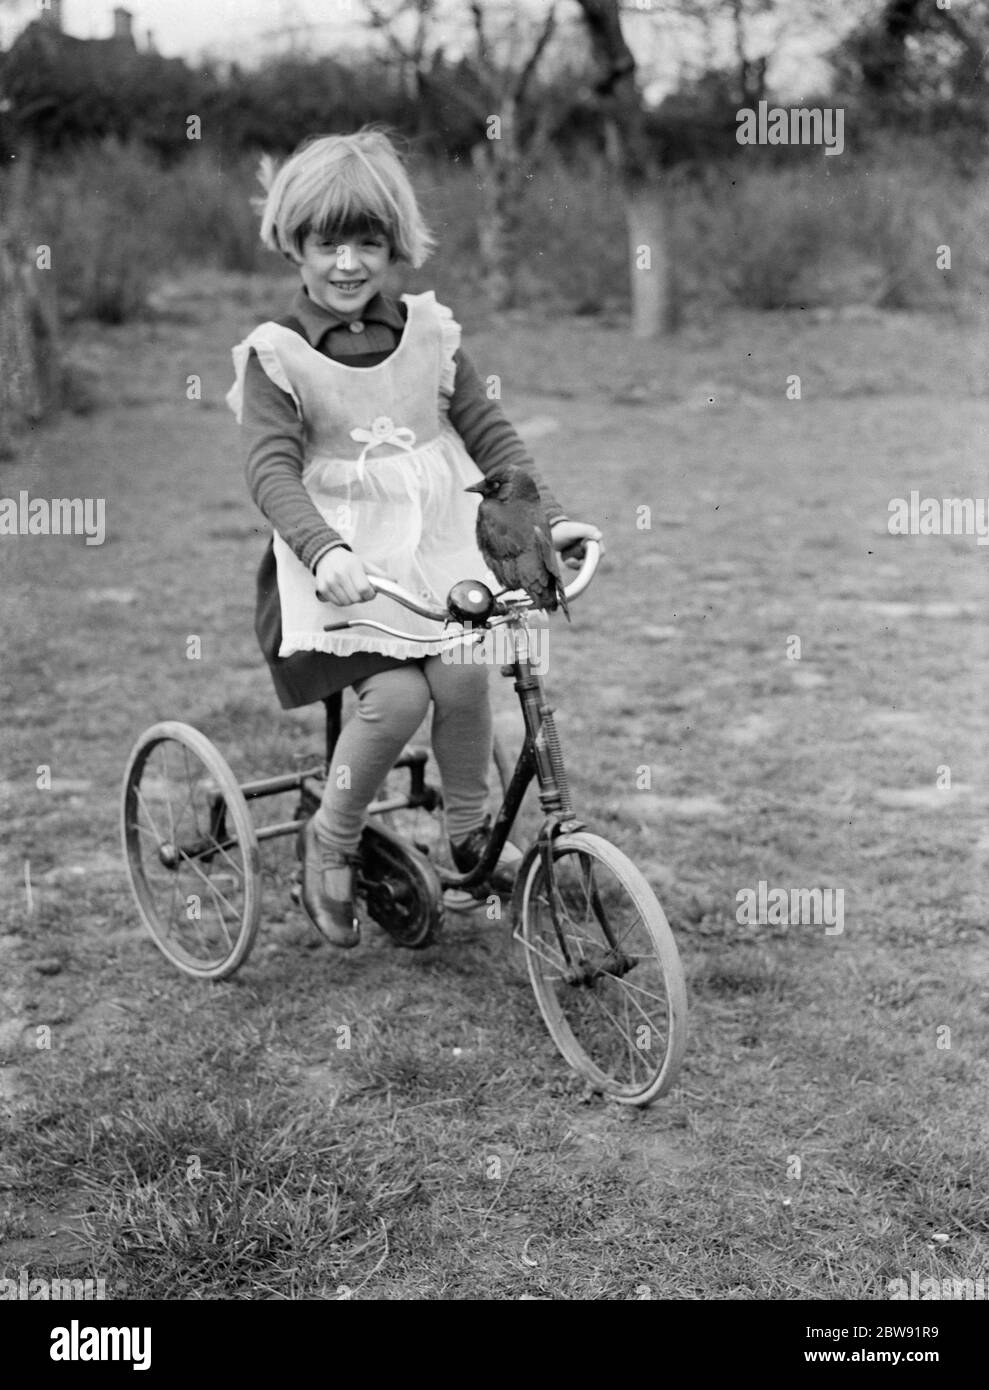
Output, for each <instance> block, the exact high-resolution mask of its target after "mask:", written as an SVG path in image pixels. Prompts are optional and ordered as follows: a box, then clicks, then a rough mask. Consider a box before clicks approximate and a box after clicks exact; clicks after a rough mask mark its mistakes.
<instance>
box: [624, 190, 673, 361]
mask: <svg viewBox="0 0 989 1390" xmlns="http://www.w3.org/2000/svg"><path fill="white" fill-rule="evenodd" d="M625 222H626V226H627V227H628V250H629V264H630V266H631V275H632V280H631V289H632V337H633V338H655V337H656V336H657V334H659V333H672V332H673V330H674V329H675V328H676V326H677V316H676V298H675V295H674V293H673V275H672V266H671V265H670V258H669V254H668V251H667V243H668V237H667V208H666V198H665V196H664V193H663V190H662V188H661V187H660V186H658V185H657V184H652V185H650V184H640V185H638V186H628V187H626V190H625Z"/></svg>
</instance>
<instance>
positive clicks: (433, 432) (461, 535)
mask: <svg viewBox="0 0 989 1390" xmlns="http://www.w3.org/2000/svg"><path fill="white" fill-rule="evenodd" d="M402 298H403V300H404V301H405V303H406V305H407V306H408V318H407V320H406V324H405V331H404V333H403V334H402V338H401V341H400V342H399V344H398V347H397V348H396V349H395V351H394V352H393V353H392V354H391V356H390V357H388V358H387V359H386V360H385V361H384V362H381V363H379V364H378V365H377V366H376V367H348V366H345V365H344V364H343V363H341V362H335V361H333V359H332V358H329V357H324V355H323V354H322V353H321V352H317V350H316V349H315V348H313V347H312V346H310V344H309V341H308V339H306V338H304V337H302V336H301V335H300V334H298V333H296V332H295V331H294V330H293V329H291V328H284V327H282V326H281V325H280V324H277V323H270V322H269V323H262V324H261V325H260V326H259V327H257V328H255V329H254V331H253V332H252V333H251V334H250V335H249V336H248V337H247V338H245V339H244V341H243V342H242V343H239V344H238V345H237V347H235V348H234V350H233V358H234V366H235V368H236V373H237V379H236V382H235V384H234V386H233V387H232V388H231V390H230V391H229V392H228V394H227V403H228V404H229V406H230V408H231V410H233V411H234V413H235V414H236V416H237V419H238V421H239V420H240V418H241V415H242V411H243V394H244V372H245V370H246V366H247V360H248V357H249V355H250V351H251V349H252V348H253V349H254V351H255V352H256V353H257V355H258V360H259V361H260V363H261V366H262V367H263V368H264V370H265V372H267V374H268V376H269V377H270V378H271V380H272V381H273V382H274V383H275V385H276V386H278V387H280V388H281V390H283V391H286V392H287V393H288V394H289V395H290V396H291V397H292V399H293V401H294V402H295V406H296V409H297V410H298V412H299V415H300V417H301V419H302V420H303V421H304V423H305V427H306V440H307V447H306V459H305V465H304V468H303V472H302V481H303V483H304V485H305V487H306V490H307V491H308V493H309V495H310V497H311V498H312V500H313V502H314V503H315V504H316V506H317V508H318V509H319V511H320V512H321V513H322V516H323V518H324V519H325V521H326V522H327V524H328V525H329V526H332V527H333V529H334V530H335V531H338V532H339V533H340V535H341V537H342V538H343V539H344V540H345V541H346V542H347V544H348V545H349V546H350V547H351V549H352V550H353V552H354V554H355V555H356V556H357V557H358V558H359V559H360V560H362V561H364V562H365V564H367V565H369V566H373V567H374V568H375V569H377V570H379V571H380V572H381V573H382V574H385V575H387V576H388V578H389V579H393V580H395V581H396V582H397V583H398V584H401V585H402V586H403V587H404V588H406V589H408V590H410V591H411V592H412V593H413V594H415V595H416V597H418V598H420V599H422V600H424V601H425V602H427V603H429V604H431V605H433V606H438V607H441V608H442V607H445V602H446V596H447V594H448V593H449V591H450V589H451V587H452V586H453V585H454V584H455V583H456V582H457V581H458V580H460V579H480V580H481V581H482V582H483V583H485V584H487V585H488V586H489V587H490V588H491V589H493V590H495V591H497V590H498V588H499V587H500V586H499V584H498V582H497V580H496V579H495V577H494V575H492V574H491V572H490V571H489V570H488V567H487V565H486V564H485V563H484V560H483V559H482V558H481V555H480V553H479V551H478V549H477V543H476V541H475V539H474V527H475V523H476V519H477V509H478V507H479V505H480V498H479V497H478V495H477V494H476V493H468V492H465V491H464V489H465V488H466V487H468V486H470V484H472V483H476V482H477V481H478V480H479V479H480V478H481V476H482V475H481V472H480V470H479V469H478V467H477V465H476V464H475V463H474V462H473V460H472V459H471V458H470V456H469V455H468V453H467V451H466V449H465V448H464V445H463V442H462V441H461V439H460V436H459V435H458V434H457V432H456V431H455V430H454V429H453V427H452V426H451V425H450V422H449V419H448V416H447V411H448V409H449V402H450V397H451V395H452V393H453V386H454V378H455V375H456V366H455V363H454V360H453V355H454V353H455V352H456V350H457V348H458V347H459V345H460V325H459V324H458V323H456V321H455V320H454V318H453V315H452V314H451V312H450V310H449V309H447V308H445V307H444V306H443V305H442V304H437V302H436V296H435V295H434V294H433V293H432V291H430V292H428V293H426V294H416V295H410V294H407V295H403V296H402ZM274 549H275V560H276V564H277V572H278V593H279V597H280V599H281V611H282V645H281V649H280V651H279V653H278V654H279V656H283V657H284V656H290V655H291V654H292V653H293V652H298V651H323V652H332V653H334V654H335V655H338V656H349V655H350V654H351V653H353V652H358V651H371V652H383V653H385V654H386V655H387V656H393V657H397V658H399V659H406V658H408V657H418V656H426V655H430V654H434V653H436V652H438V651H441V650H443V649H444V646H443V643H442V642H441V641H439V640H437V639H438V638H439V637H440V635H441V634H442V632H443V629H442V628H441V627H439V626H438V625H437V624H436V623H433V622H430V621H429V620H428V619H426V618H420V617H419V616H418V615H417V614H415V613H411V612H410V611H409V610H408V609H407V608H403V607H401V605H400V604H397V603H395V602H394V600H392V599H389V598H384V597H381V596H379V597H377V598H375V599H373V600H372V601H371V602H370V603H359V604H352V605H350V606H349V607H346V608H339V607H336V606H335V605H333V604H326V603H320V601H319V600H318V599H317V598H316V592H315V581H314V579H313V575H312V572H311V571H310V570H308V569H307V568H306V567H305V565H303V564H302V563H301V561H299V560H298V559H297V558H296V557H295V555H294V554H293V553H292V551H291V550H290V549H289V547H288V546H287V545H286V543H285V542H284V541H283V540H282V538H281V536H279V535H278V533H277V531H276V532H275V535H274ZM355 617H369V618H375V619H377V620H378V621H379V622H383V623H387V624H389V625H390V626H391V627H396V628H399V629H400V630H402V631H403V632H410V633H415V634H417V635H418V634H421V635H422V636H424V637H431V638H433V639H434V640H433V641H432V642H407V641H404V640H400V639H398V638H392V637H388V636H386V635H385V634H384V633H381V632H377V631H376V630H375V629H374V628H351V629H346V630H344V631H343V632H324V631H323V625H324V624H325V623H327V622H337V621H340V620H341V619H342V618H355ZM451 630H454V631H455V630H456V629H449V630H448V631H447V635H448V636H449V634H450V631H451Z"/></svg>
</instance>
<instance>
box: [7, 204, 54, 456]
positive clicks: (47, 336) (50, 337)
mask: <svg viewBox="0 0 989 1390" xmlns="http://www.w3.org/2000/svg"><path fill="white" fill-rule="evenodd" d="M43 275H46V276H48V277H49V279H50V275H51V272H49V271H46V272H42V271H35V270H34V269H33V267H32V265H31V263H30V262H29V261H28V260H27V258H26V256H25V254H24V248H23V247H22V246H20V245H19V244H18V243H17V241H16V239H15V238H13V237H11V236H10V234H9V232H8V231H7V229H6V228H4V227H0V448H6V447H9V444H10V441H11V439H12V437H13V436H14V435H15V434H16V433H17V432H18V431H20V430H22V429H23V428H24V426H25V425H27V424H33V423H36V422H37V421H39V420H43V419H46V418H47V417H48V416H50V415H52V414H53V413H54V412H55V410H56V409H57V407H58V398H59V382H60V370H59V365H58V357H57V344H58V335H57V332H56V319H55V307H54V293H53V291H52V289H51V288H50V286H48V287H47V289H46V290H43V289H42V286H41V285H40V284H39V281H40V280H41V278H42V276H43Z"/></svg>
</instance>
